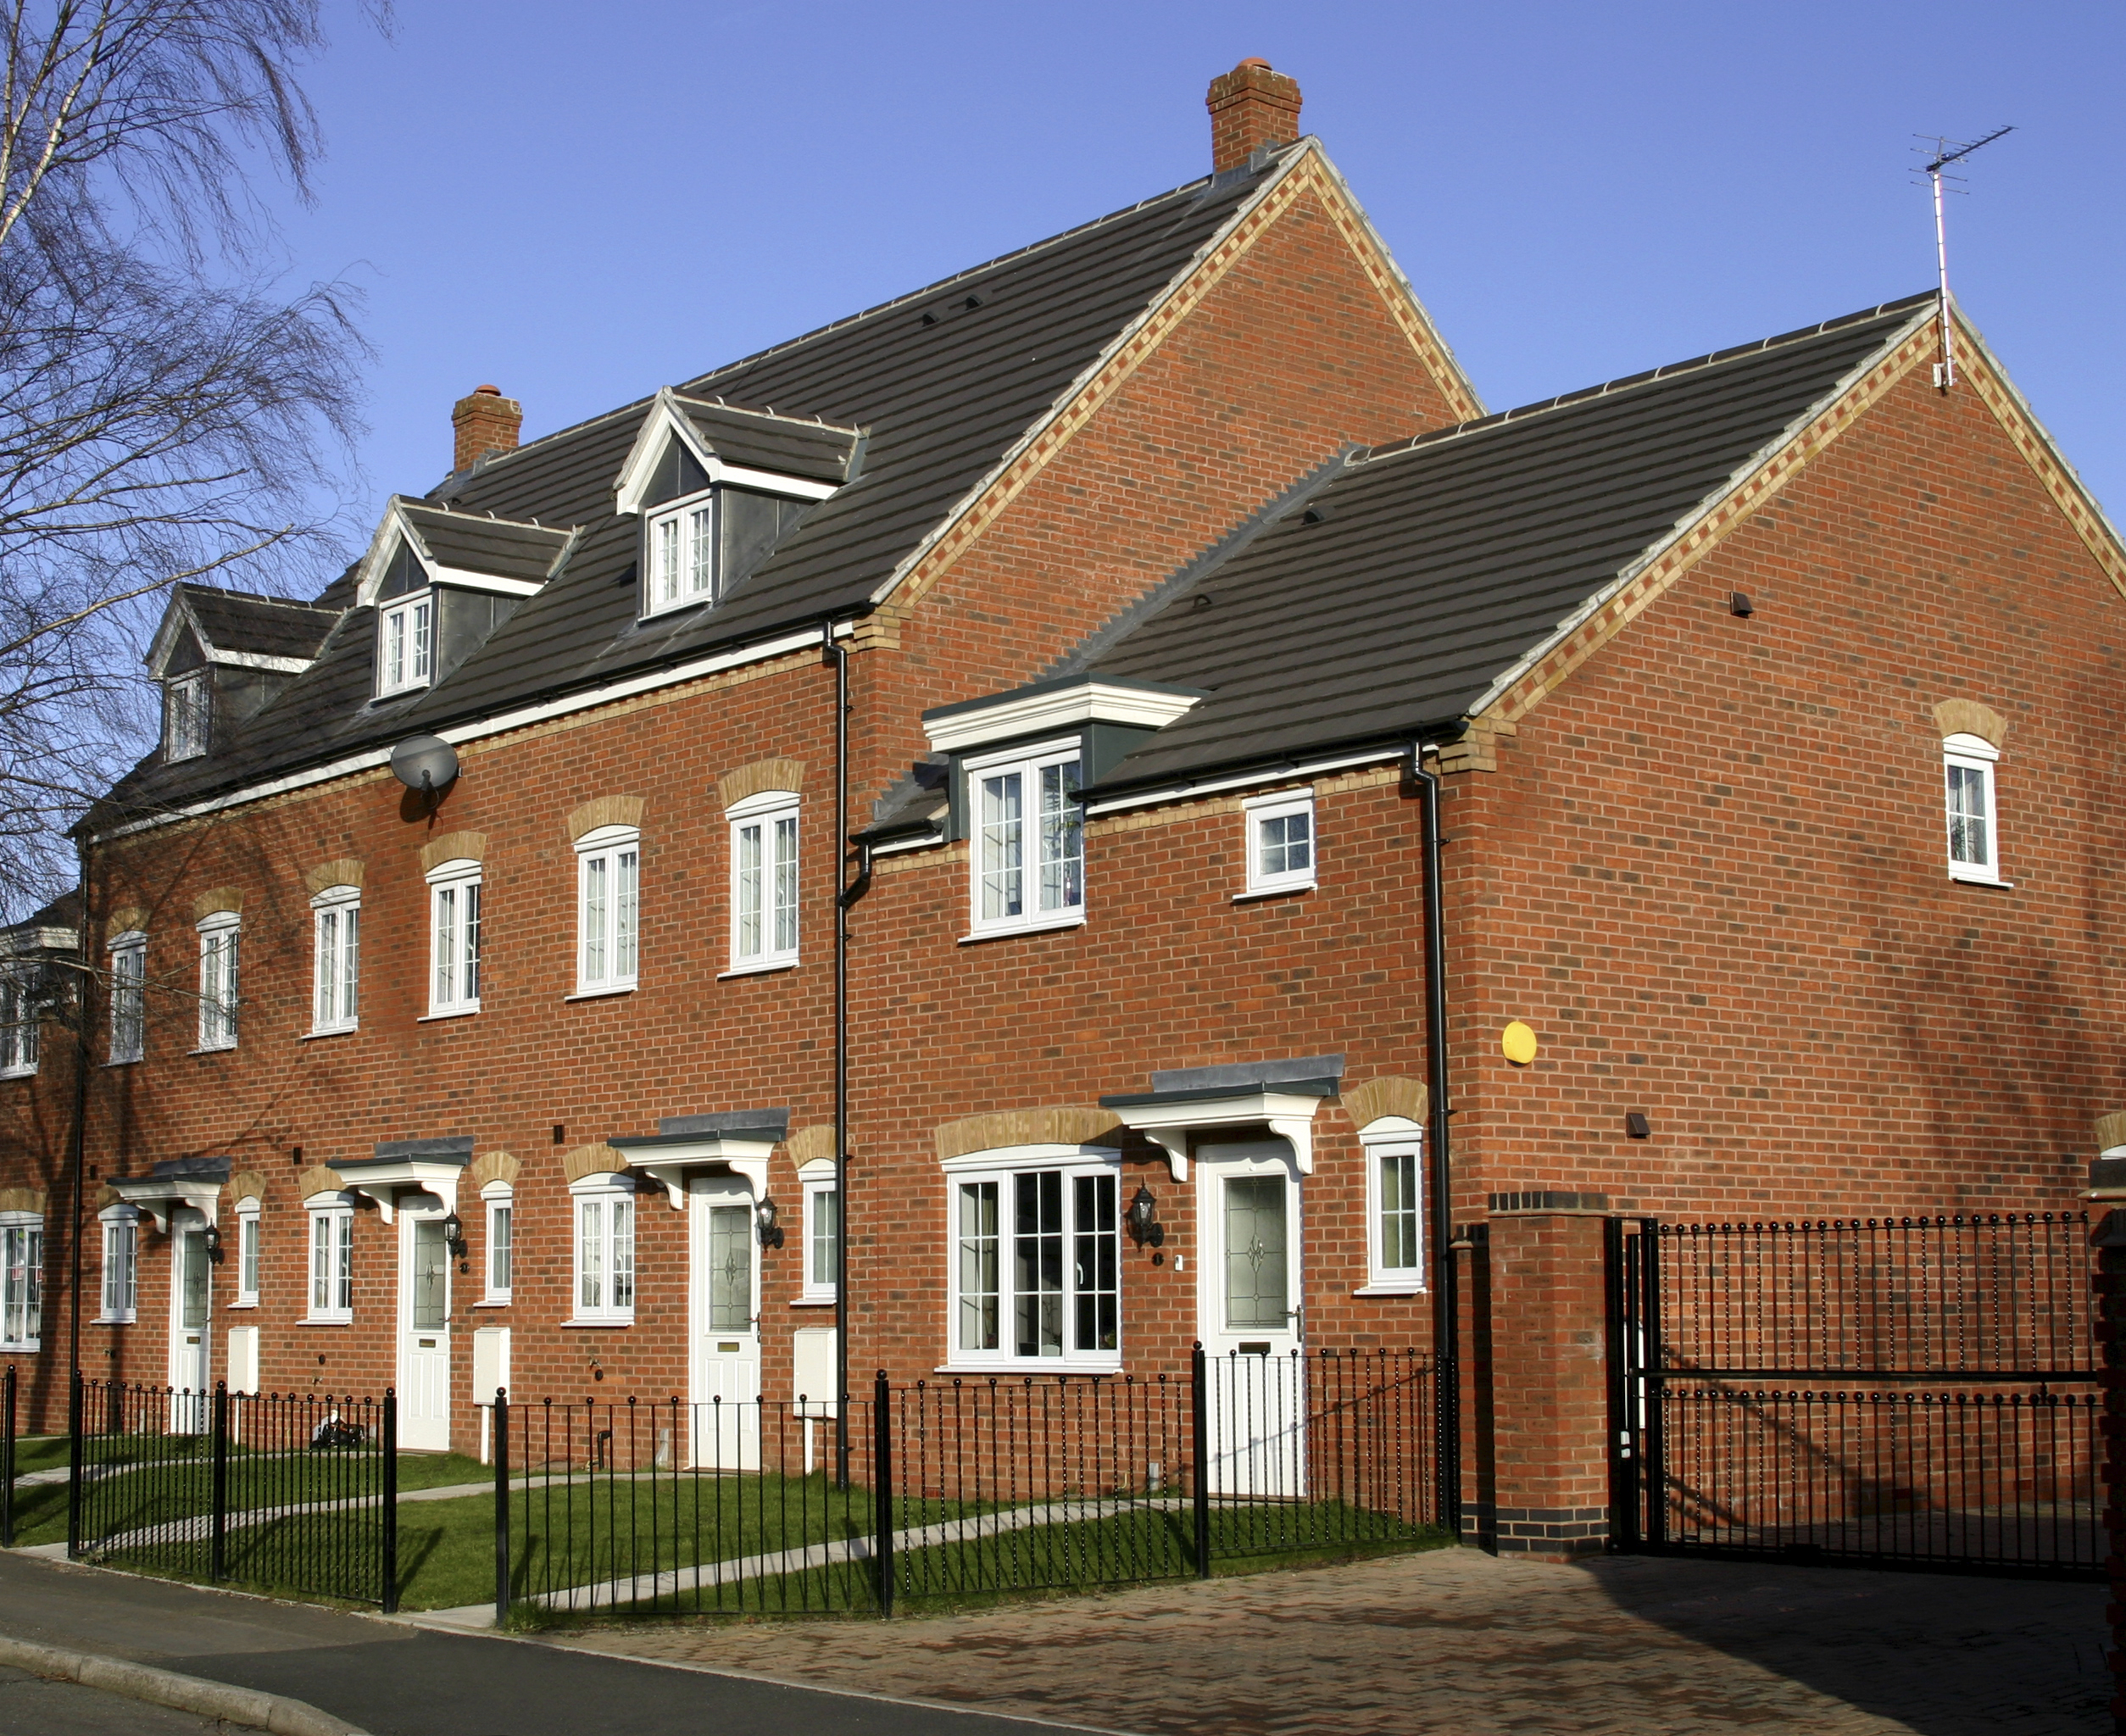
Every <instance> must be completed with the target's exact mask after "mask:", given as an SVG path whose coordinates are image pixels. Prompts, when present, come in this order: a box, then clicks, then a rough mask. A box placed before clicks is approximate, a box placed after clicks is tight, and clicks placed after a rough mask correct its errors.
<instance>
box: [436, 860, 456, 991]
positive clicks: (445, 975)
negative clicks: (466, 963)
mask: <svg viewBox="0 0 2126 1736" xmlns="http://www.w3.org/2000/svg"><path fill="white" fill-rule="evenodd" d="M457 999H458V888H457V887H454V886H439V887H437V888H436V988H435V994H434V1000H435V1003H436V1004H437V1006H439V1007H447V1006H451V1005H454V1004H455V1003H456V1001H457Z"/></svg>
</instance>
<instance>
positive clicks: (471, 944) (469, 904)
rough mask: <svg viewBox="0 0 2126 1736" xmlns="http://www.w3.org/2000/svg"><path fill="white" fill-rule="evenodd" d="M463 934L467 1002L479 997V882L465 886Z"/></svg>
mask: <svg viewBox="0 0 2126 1736" xmlns="http://www.w3.org/2000/svg"><path fill="white" fill-rule="evenodd" d="M463 959H464V969H465V999H466V1001H467V1002H468V1003H470V1002H472V1001H476V1000H478V999H480V882H478V881H474V882H471V883H470V885H469V886H467V887H465V952H464V954H463Z"/></svg>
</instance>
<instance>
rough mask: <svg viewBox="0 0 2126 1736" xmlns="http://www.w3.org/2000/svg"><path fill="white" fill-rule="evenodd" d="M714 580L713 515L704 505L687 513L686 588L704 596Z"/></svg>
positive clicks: (697, 595) (696, 594) (714, 536)
mask: <svg viewBox="0 0 2126 1736" xmlns="http://www.w3.org/2000/svg"><path fill="white" fill-rule="evenodd" d="M715 582H716V531H715V513H714V512H713V510H712V509H710V508H709V507H706V506H698V507H696V508H695V509H693V511H692V512H690V513H688V514H687V590H688V592H689V593H692V594H693V595H694V596H696V597H704V596H706V595H708V594H709V593H710V592H711V591H712V590H714V589H715Z"/></svg>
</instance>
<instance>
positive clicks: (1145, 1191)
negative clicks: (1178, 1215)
mask: <svg viewBox="0 0 2126 1736" xmlns="http://www.w3.org/2000/svg"><path fill="white" fill-rule="evenodd" d="M1158 1212H1159V1202H1158V1201H1157V1200H1156V1199H1153V1198H1152V1190H1151V1189H1150V1188H1147V1187H1146V1186H1145V1185H1144V1183H1143V1182H1138V1184H1137V1192H1136V1193H1135V1194H1133V1195H1132V1196H1131V1198H1130V1202H1129V1213H1128V1216H1129V1238H1130V1240H1131V1241H1133V1242H1134V1243H1135V1244H1137V1245H1138V1247H1139V1248H1142V1247H1143V1246H1144V1244H1146V1243H1147V1242H1149V1244H1151V1245H1152V1246H1153V1247H1155V1248H1159V1247H1163V1246H1164V1245H1165V1244H1166V1225H1164V1224H1162V1223H1160V1222H1159V1221H1158Z"/></svg>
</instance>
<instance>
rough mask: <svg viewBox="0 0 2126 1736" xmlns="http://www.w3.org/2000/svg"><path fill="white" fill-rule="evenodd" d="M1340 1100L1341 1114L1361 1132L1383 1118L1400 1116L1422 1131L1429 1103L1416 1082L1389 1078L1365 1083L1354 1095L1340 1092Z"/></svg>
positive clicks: (1353, 1092) (1423, 1090)
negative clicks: (1342, 1103)
mask: <svg viewBox="0 0 2126 1736" xmlns="http://www.w3.org/2000/svg"><path fill="white" fill-rule="evenodd" d="M1343 1098H1344V1114H1345V1115H1347V1116H1350V1118H1351V1122H1352V1125H1353V1126H1355V1127H1358V1128H1360V1129H1361V1130H1363V1129H1364V1128H1366V1127H1370V1126H1372V1123H1374V1122H1375V1121H1379V1120H1380V1119H1381V1118H1382V1117H1383V1116H1401V1117H1402V1118H1403V1119H1404V1120H1405V1121H1415V1122H1416V1123H1417V1125H1418V1126H1419V1127H1423V1126H1424V1125H1425V1121H1426V1116H1428V1114H1429V1112H1430V1111H1429V1110H1428V1104H1430V1102H1431V1100H1432V1099H1431V1097H1430V1095H1429V1094H1428V1093H1427V1091H1426V1090H1425V1088H1424V1085H1423V1084H1422V1082H1420V1081H1418V1080H1416V1079H1398V1078H1395V1077H1393V1076H1392V1075H1391V1076H1389V1077H1385V1078H1380V1079H1368V1080H1367V1081H1366V1082H1365V1083H1364V1084H1363V1085H1361V1086H1360V1087H1359V1088H1357V1089H1356V1090H1355V1091H1346V1092H1344V1093H1343Z"/></svg>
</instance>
